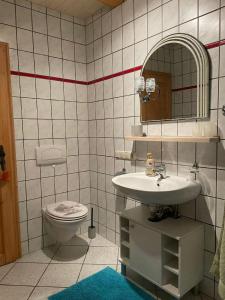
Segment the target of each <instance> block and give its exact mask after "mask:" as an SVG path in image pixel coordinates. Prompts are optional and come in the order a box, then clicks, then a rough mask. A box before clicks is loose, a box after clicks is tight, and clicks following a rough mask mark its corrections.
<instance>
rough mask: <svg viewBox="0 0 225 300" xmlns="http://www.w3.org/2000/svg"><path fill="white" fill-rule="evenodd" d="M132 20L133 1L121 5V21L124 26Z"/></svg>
mask: <svg viewBox="0 0 225 300" xmlns="http://www.w3.org/2000/svg"><path fill="white" fill-rule="evenodd" d="M133 19H134V1H133V0H127V1H125V2H123V4H122V20H123V24H126V23H128V22H130V21H133Z"/></svg>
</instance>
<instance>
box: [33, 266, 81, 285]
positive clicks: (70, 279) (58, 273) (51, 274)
mask: <svg viewBox="0 0 225 300" xmlns="http://www.w3.org/2000/svg"><path fill="white" fill-rule="evenodd" d="M80 269H81V264H50V265H49V266H48V268H47V270H46V271H45V273H44V275H43V276H42V278H41V280H40V282H39V283H38V286H53V287H68V286H70V285H72V284H75V283H76V281H77V278H78V276H79V273H80Z"/></svg>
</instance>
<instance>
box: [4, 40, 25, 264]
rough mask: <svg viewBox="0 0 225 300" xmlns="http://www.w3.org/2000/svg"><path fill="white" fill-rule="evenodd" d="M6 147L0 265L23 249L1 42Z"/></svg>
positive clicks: (9, 100)
mask: <svg viewBox="0 0 225 300" xmlns="http://www.w3.org/2000/svg"><path fill="white" fill-rule="evenodd" d="M1 145H2V146H3V147H4V152H5V154H6V156H5V171H3V170H2V167H1V166H0V265H4V264H7V263H9V262H12V261H14V260H16V259H17V258H18V257H19V256H20V253H21V250H20V232H19V218H18V196H17V195H18V193H17V176H16V158H15V138H14V126H13V114H12V96H11V84H10V68H9V48H8V44H6V43H1V42H0V146H1Z"/></svg>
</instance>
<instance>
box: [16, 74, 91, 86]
mask: <svg viewBox="0 0 225 300" xmlns="http://www.w3.org/2000/svg"><path fill="white" fill-rule="evenodd" d="M11 75H18V76H23V77H31V78H39V79H46V80H53V81H61V82H67V83H77V84H83V85H88V82H87V81H81V80H73V79H66V78H61V77H54V76H46V75H39V74H33V73H26V72H20V71H11Z"/></svg>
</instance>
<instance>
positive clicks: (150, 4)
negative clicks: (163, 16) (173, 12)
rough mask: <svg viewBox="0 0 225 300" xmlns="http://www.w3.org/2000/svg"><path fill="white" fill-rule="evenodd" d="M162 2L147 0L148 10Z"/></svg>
mask: <svg viewBox="0 0 225 300" xmlns="http://www.w3.org/2000/svg"><path fill="white" fill-rule="evenodd" d="M161 4H162V0H148V10H153V9H155V8H157V7H159V6H160V5H161Z"/></svg>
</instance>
